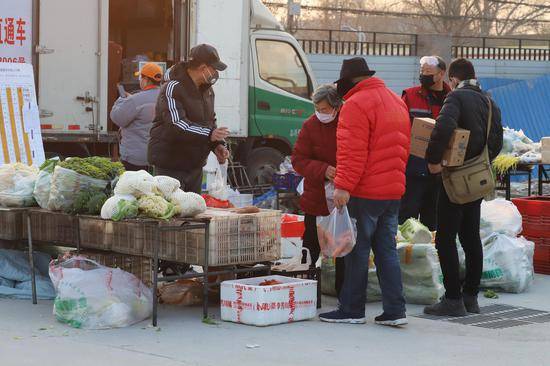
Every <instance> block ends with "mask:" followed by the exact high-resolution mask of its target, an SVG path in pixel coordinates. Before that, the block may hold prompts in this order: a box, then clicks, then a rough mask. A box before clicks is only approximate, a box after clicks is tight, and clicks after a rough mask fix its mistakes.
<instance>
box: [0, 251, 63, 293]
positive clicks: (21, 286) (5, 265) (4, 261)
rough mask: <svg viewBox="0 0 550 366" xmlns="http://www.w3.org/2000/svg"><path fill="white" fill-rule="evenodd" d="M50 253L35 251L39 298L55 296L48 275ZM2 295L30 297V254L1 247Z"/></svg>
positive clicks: (0, 289)
mask: <svg viewBox="0 0 550 366" xmlns="http://www.w3.org/2000/svg"><path fill="white" fill-rule="evenodd" d="M49 261H50V256H49V255H48V254H44V253H39V252H35V253H34V263H35V276H36V292H37V296H38V298H39V299H42V300H51V299H53V298H55V290H54V287H53V284H52V282H51V281H50V278H49V277H48V263H49ZM0 297H5V298H12V299H30V298H31V297H32V290H31V268H30V265H29V256H28V254H27V253H25V252H21V251H18V250H8V249H0Z"/></svg>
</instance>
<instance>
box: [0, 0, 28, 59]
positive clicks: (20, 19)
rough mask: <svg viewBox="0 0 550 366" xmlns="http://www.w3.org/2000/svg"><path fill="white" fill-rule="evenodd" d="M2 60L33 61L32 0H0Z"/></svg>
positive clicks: (0, 47) (0, 51)
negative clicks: (0, 0)
mask: <svg viewBox="0 0 550 366" xmlns="http://www.w3.org/2000/svg"><path fill="white" fill-rule="evenodd" d="M0 62H9V63H31V62H32V0H17V1H2V2H0Z"/></svg>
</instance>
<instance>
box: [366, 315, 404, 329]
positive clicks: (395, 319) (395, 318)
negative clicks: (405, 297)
mask: <svg viewBox="0 0 550 366" xmlns="http://www.w3.org/2000/svg"><path fill="white" fill-rule="evenodd" d="M374 322H375V323H376V324H380V325H388V326H390V327H398V326H400V325H405V324H409V321H408V320H407V316H406V315H405V314H403V315H388V314H386V313H382V315H379V316H377V317H376V318H374Z"/></svg>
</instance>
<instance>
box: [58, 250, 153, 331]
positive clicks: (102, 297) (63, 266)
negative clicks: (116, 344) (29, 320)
mask: <svg viewBox="0 0 550 366" xmlns="http://www.w3.org/2000/svg"><path fill="white" fill-rule="evenodd" d="M49 275H50V278H51V280H52V282H53V285H54V287H55V290H56V292H57V296H56V298H55V301H54V305H53V314H54V315H55V317H56V318H57V320H58V321H60V322H62V323H66V324H68V325H70V326H71V327H74V328H84V329H109V328H120V327H125V326H129V325H131V324H134V323H137V322H140V321H142V320H145V319H147V318H148V317H149V316H151V313H152V304H153V301H152V299H153V294H152V292H151V290H150V289H149V288H147V287H146V286H145V285H144V284H143V283H142V282H141V281H140V280H139V279H138V278H137V277H135V276H134V275H132V274H130V273H128V272H124V271H123V270H121V269H119V268H108V267H104V266H102V265H100V264H98V263H97V262H94V261H92V260H90V259H88V258H86V257H79V256H77V257H72V258H69V259H67V260H65V261H62V262H58V261H52V262H51V263H50V271H49Z"/></svg>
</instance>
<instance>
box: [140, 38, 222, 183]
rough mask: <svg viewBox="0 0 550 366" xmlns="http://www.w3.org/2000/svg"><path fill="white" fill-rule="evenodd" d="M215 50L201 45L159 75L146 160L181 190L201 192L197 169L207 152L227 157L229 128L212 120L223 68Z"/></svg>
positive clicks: (199, 173) (203, 163) (199, 168)
mask: <svg viewBox="0 0 550 366" xmlns="http://www.w3.org/2000/svg"><path fill="white" fill-rule="evenodd" d="M226 67H227V66H226V65H225V64H224V63H223V62H221V61H220V57H219V55H218V52H217V51H216V49H215V48H214V47H212V46H209V45H206V44H201V45H198V46H196V47H194V48H193V49H191V52H190V57H189V60H188V61H185V62H181V63H179V64H176V65H175V66H174V67H172V68H171V69H170V70H169V71H167V72H166V74H165V81H166V83H165V84H164V85H163V86H162V88H161V91H160V95H159V98H158V100H157V105H156V110H155V119H154V121H153V127H152V128H151V133H150V134H151V138H150V140H149V148H148V160H149V164H150V165H152V166H154V168H155V174H156V175H167V176H170V177H173V178H176V179H178V180H179V181H180V183H181V188H182V189H183V190H184V191H186V192H195V193H200V192H201V185H202V168H203V167H204V166H205V165H206V160H207V158H208V154H209V153H210V152H211V151H213V152H214V153H215V154H216V156H217V158H218V161H219V162H220V163H224V162H225V161H226V159H227V158H228V156H229V152H228V150H227V148H226V147H225V142H224V141H225V138H226V137H227V136H228V135H229V131H228V130H227V128H225V127H218V126H217V124H216V113H215V112H214V91H213V90H212V85H214V83H215V82H216V81H217V80H218V78H219V74H218V71H223V70H225V69H226Z"/></svg>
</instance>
